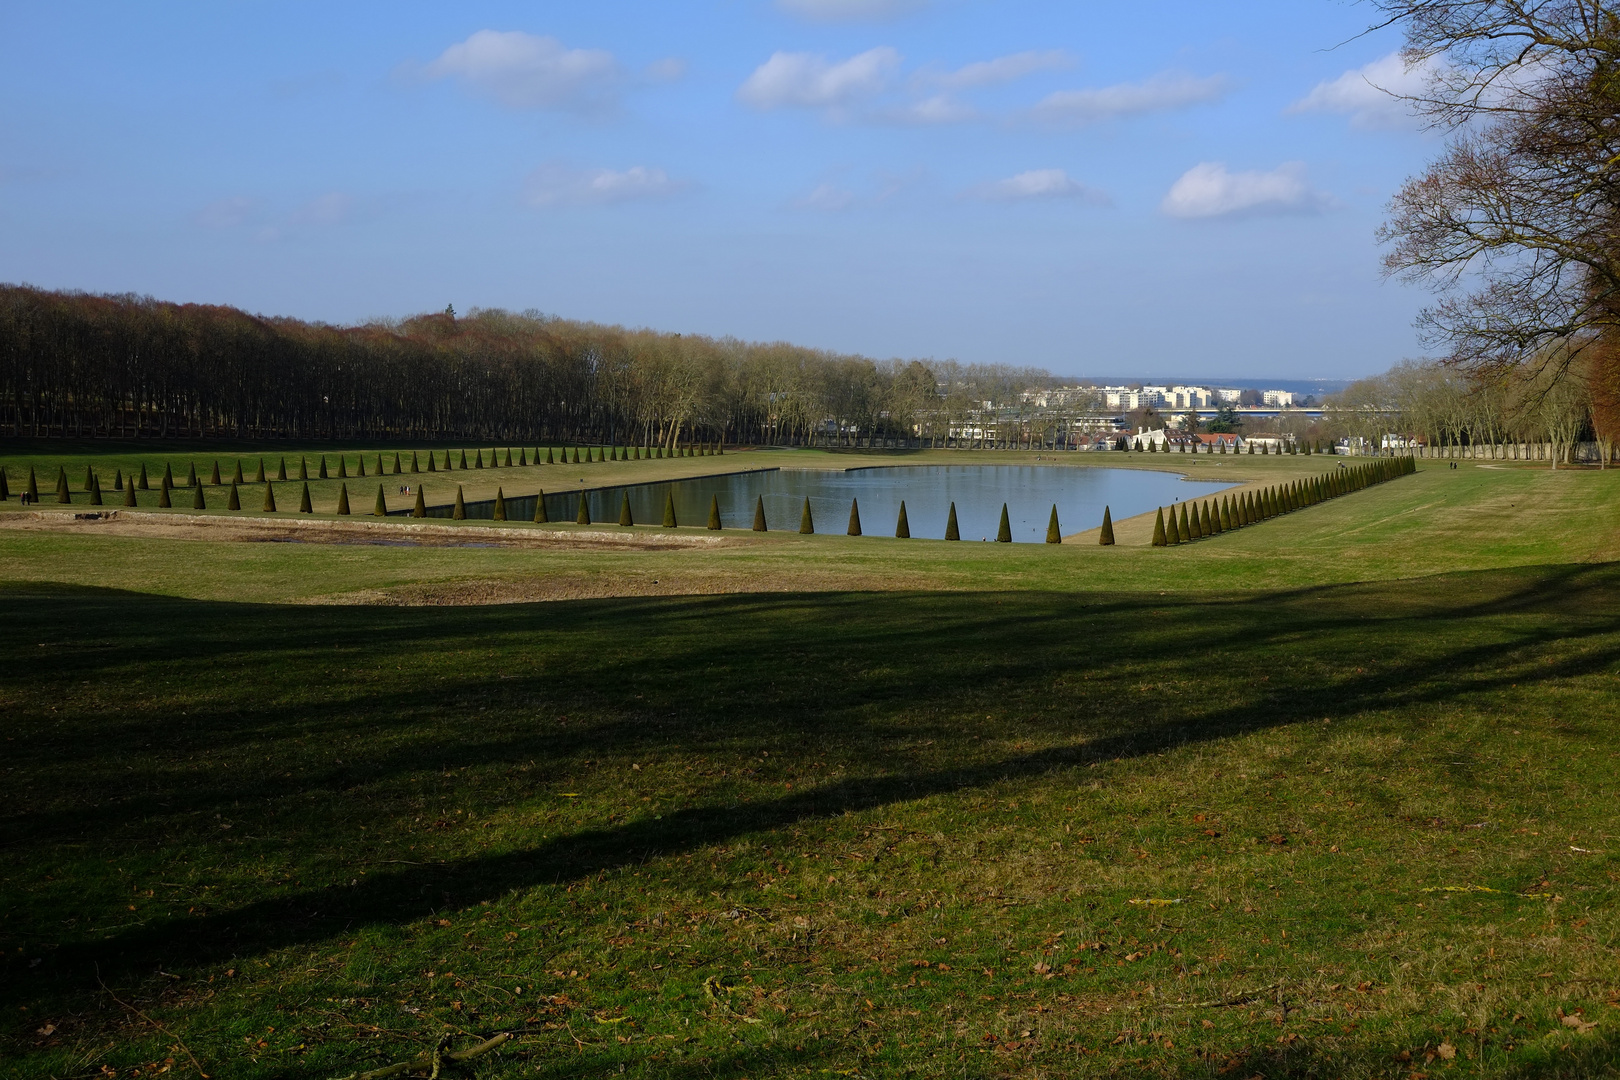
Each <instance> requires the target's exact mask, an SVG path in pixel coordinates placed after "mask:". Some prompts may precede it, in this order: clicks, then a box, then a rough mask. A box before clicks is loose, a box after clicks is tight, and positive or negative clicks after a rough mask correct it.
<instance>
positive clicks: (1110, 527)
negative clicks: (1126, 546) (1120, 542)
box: [1097, 506, 1114, 547]
mask: <svg viewBox="0 0 1620 1080" xmlns="http://www.w3.org/2000/svg"><path fill="white" fill-rule="evenodd" d="M1097 543H1098V544H1100V545H1101V546H1103V547H1113V546H1114V515H1113V513H1112V512H1111V511H1110V510H1109V508H1108V507H1106V506H1105V507H1103V523H1102V533H1101V534H1100V535H1099V536H1098V537H1097Z"/></svg>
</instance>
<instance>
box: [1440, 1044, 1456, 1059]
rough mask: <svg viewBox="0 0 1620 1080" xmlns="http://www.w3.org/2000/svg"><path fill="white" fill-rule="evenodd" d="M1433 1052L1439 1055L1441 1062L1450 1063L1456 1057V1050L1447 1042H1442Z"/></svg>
mask: <svg viewBox="0 0 1620 1080" xmlns="http://www.w3.org/2000/svg"><path fill="white" fill-rule="evenodd" d="M1435 1052H1436V1053H1438V1054H1439V1055H1440V1060H1441V1061H1450V1060H1451V1059H1452V1058H1454V1057H1456V1056H1457V1048H1456V1047H1455V1046H1452V1045H1451V1044H1450V1043H1448V1042H1443V1043H1441V1044H1440V1045H1439V1046H1437V1047H1436V1048H1435Z"/></svg>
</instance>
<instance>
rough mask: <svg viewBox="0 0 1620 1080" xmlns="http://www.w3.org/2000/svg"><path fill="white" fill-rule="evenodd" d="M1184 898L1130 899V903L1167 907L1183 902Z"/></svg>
mask: <svg viewBox="0 0 1620 1080" xmlns="http://www.w3.org/2000/svg"><path fill="white" fill-rule="evenodd" d="M1186 902H1187V901H1186V900H1132V901H1131V903H1133V904H1138V905H1143V906H1146V907H1169V906H1170V905H1171V904H1185V903H1186Z"/></svg>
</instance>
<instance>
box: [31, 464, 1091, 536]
mask: <svg viewBox="0 0 1620 1080" xmlns="http://www.w3.org/2000/svg"><path fill="white" fill-rule="evenodd" d="M300 466H301V470H302V461H300ZM324 467H325V460H324V459H323V460H322V468H323V472H324ZM263 472H264V467H263V462H262V461H261V463H260V475H261V476H262V475H263ZM285 472H286V468H285V462H283V468H282V474H283V476H284V475H285ZM215 473H216V475H217V473H218V468H217V466H216V469H215ZM237 474H238V477H240V474H241V463H240V462H238V463H237ZM172 477H173V474H172V472H171V471H170V470H169V469H168V468H167V467H166V468H165V469H164V474H163V478H162V480H161V481H160V483H159V498H158V506H159V507H163V508H168V507H170V506H172V501H171V500H170V497H169V492H170V490H171V489H172V488H173V487H174V486H175V485H173V483H172ZM141 481H142V483H141V484H139V485H138V484H136V483H135V482H134V481H133V480H132V481H131V482H130V483H129V484H128V486H127V487H126V488H125V492H126V493H125V499H124V505H126V506H134V505H136V503H135V490H136V488H137V487H138V486H145V481H146V469H145V466H142V468H141ZM259 482H261V483H263V484H264V485H265V488H264V511H263V512H264V513H270V514H273V513H277V512H278V510H277V505H276V493H275V483H276V482H275V481H270V480H261V481H259ZM6 483H7V481H6V478H5V471H4V470H3V469H0V498H9V495H8V494H7V487H6ZM242 483H243V481H241V480H240V479H233V480H232V481H231V484H230V496H229V498H228V500H227V502H226V509H228V510H240V509H242V500H241V495H240V493H239V491H238V490H237V489H238V488H239V487H240V486H241V485H242ZM86 486H87V488H88V489H89V490H90V494H91V499H90V502H91V505H94V506H99V505H101V501H102V499H101V484H100V479H99V477H97V476H96V474H95V473H94V472H92V473H91V474H90V476H89V477H88V479H87V483H86ZM118 486H120V487H123V486H124V485H123V479H122V474H121V473H120V476H119V481H118ZM190 487H191V488H192V492H193V494H192V503H191V505H192V509H195V510H206V509H208V503H207V499H206V498H205V496H204V494H203V487H202V485H201V484H198V483H196V482H195V472H193V477H192V483H191V484H190ZM28 492H29V495H30V497H31V499H32V501H34V502H38V501H39V484H38V480H37V477H36V476H35V473H34V470H33V469H29V471H28ZM57 501H58V502H62V503H69V502H72V496H71V494H70V492H69V490H68V481H67V470H66V469H65V468H64V469H62V470H61V471H60V473H59V475H58V477H57ZM298 510H299V512H300V513H304V514H309V513H313V512H314V510H313V506H312V503H311V501H310V494H309V484H308V482H307V481H306V482H305V483H304V486H303V491H302V493H301V495H300V498H299V505H298ZM349 512H350V510H349V485H348V484H347V483H345V484H343V485H341V486H340V488H339V491H338V502H337V507H336V509H335V513H337V514H339V515H347V514H348V513H349ZM372 513H373V514H375V515H376V516H377V517H385V516H387V514H388V500H387V497H386V495H385V494H384V491H383V485H382V484H378V485H377V503H376V506H375V508H374V509H373V511H372ZM411 516H412V517H416V518H425V517H427V516H428V515H427V500H426V496H425V495H424V493H423V489H422V487H421V486H420V485H419V486H418V487H417V489H416V504H415V506H414V507H413V508H412V511H411ZM450 516H451V518H452V519H454V520H456V521H465V520H466V518H467V507H466V502H465V500H464V498H463V496H462V490H461V487H460V485H457V487H456V501H455V503H454V505H453V506H452V508H451V512H450ZM492 517H493V519H494V520H495V521H505V520H507V515H506V494H505V491H504V490H503V489H501V488H497V489H496V490H495V506H494V509H493V512H492ZM533 520H534V521H535V522H537V523H545V522H547V521H549V518H548V517H547V516H546V498H545V492H543V491H542V492H539V493H538V494H536V496H535V500H534V518H533ZM575 521H576V522H577V523H578V524H580V525H589V524H591V511H590V503H589V501H588V500H587V499H586V497H585V494H584V493H583V492H582V493H581V494H580V496H579V512H578V514H577V515H576V516H575ZM619 524H620V525H625V526H633V525H635V519H634V515H633V514H632V513H631V509H630V496H629V493H625V494H624V495H623V502H622V504H621V506H620V508H619ZM662 525H663V527H664V528H666V529H674V528H679V527H680V524H679V522H678V520H677V518H676V513H675V494H674V492H670V493H669V494H668V496H667V497H666V499H665V502H664V519H663V522H662ZM707 527H708V528H710V529H716V530H718V529H720V528H721V523H720V498H719V496H713V497H712V498H711V499H710V502H709V520H708V523H707ZM754 531H755V532H766V531H768V526H767V525H766V521H765V499H764V497H763V496H761V497H760V498H759V500H758V502H757V504H756V505H755V507H754ZM815 531H816V528H815V519H814V517H813V515H812V514H811V511H810V500H809V499H808V498H806V499H805V500H804V509H803V512H802V513H801V514H800V517H799V532H801V533H814V532H815ZM846 533H847V535H849V536H860V535H862V530H861V509H860V501H859V500H858V499H851V500H850V504H849V527H848V529H847V530H846ZM1103 533H1104V536H1103V541H1102V542H1103V543H1104V544H1111V543H1113V527H1112V524H1111V522H1110V521H1109V517H1108V511H1107V509H1106V508H1105V509H1104V511H1103ZM894 535H895V536H896V537H898V538H900V539H904V540H908V539H910V538H911V523H910V521H909V519H908V517H907V515H906V504H905V501H904V500H902V501H901V503H900V514H899V517H898V519H897V520H896V522H895V530H894ZM961 538H962V537H961V532H960V530H959V529H958V527H957V523H956V503H954V502H953V503H951V506H950V513H949V515H948V516H947V518H946V522H945V539H947V540H960V539H961ZM996 541H997V542H998V543H1003V544H1009V543H1011V542H1012V525H1011V522H1010V520H1009V518H1008V515H1007V504H1006V503H1002V505H1001V522H1000V525H999V527H998V528H997V530H996ZM1046 542H1047V543H1048V544H1060V543H1062V542H1063V534H1062V530H1061V529H1060V528H1059V526H1058V512H1057V504H1055V503H1054V504H1053V505H1052V515H1051V518H1050V520H1049V521H1048V522H1047V526H1046Z"/></svg>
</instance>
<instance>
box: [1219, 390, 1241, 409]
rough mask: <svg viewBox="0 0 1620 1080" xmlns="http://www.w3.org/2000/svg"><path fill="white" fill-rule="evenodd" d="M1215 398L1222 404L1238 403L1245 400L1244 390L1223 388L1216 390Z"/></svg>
mask: <svg viewBox="0 0 1620 1080" xmlns="http://www.w3.org/2000/svg"><path fill="white" fill-rule="evenodd" d="M1215 398H1216V400H1217V401H1219V402H1220V403H1221V404H1222V405H1236V404H1237V403H1238V402H1239V401H1242V400H1243V391H1241V390H1226V389H1221V390H1217V391H1215Z"/></svg>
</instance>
